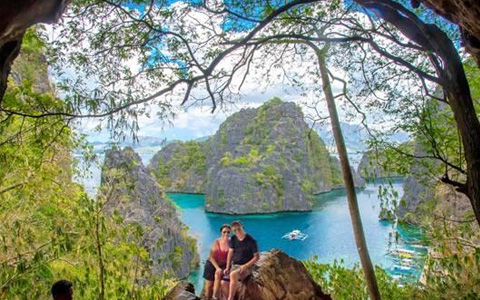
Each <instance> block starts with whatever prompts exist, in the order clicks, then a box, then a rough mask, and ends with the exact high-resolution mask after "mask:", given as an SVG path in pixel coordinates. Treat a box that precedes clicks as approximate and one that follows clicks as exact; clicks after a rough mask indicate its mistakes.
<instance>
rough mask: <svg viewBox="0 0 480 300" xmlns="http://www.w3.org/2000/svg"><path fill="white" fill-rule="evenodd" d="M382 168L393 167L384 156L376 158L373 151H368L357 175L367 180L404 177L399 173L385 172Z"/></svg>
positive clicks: (363, 157) (363, 156)
mask: <svg viewBox="0 0 480 300" xmlns="http://www.w3.org/2000/svg"><path fill="white" fill-rule="evenodd" d="M382 166H386V167H391V165H389V163H387V162H386V158H385V157H384V156H381V154H380V156H379V157H376V156H375V153H374V152H373V151H367V152H365V153H364V154H363V155H362V159H361V160H360V163H359V164H358V167H357V174H358V175H359V176H361V177H362V178H365V179H381V178H390V177H401V176H402V175H401V174H399V173H397V172H394V171H389V170H385V168H384V167H382Z"/></svg>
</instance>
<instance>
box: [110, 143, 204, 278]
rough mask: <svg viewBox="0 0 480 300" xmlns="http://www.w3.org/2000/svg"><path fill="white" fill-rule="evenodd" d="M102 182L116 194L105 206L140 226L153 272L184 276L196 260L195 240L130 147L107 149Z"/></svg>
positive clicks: (111, 211)
mask: <svg viewBox="0 0 480 300" xmlns="http://www.w3.org/2000/svg"><path fill="white" fill-rule="evenodd" d="M113 173H115V174H116V175H112V174H113ZM104 185H112V186H113V187H114V191H113V194H114V195H115V196H114V197H113V198H112V199H114V201H111V202H110V203H108V206H107V210H108V211H109V212H110V213H113V212H114V211H115V212H117V213H118V214H120V215H121V216H123V217H124V222H126V223H138V224H139V225H141V226H142V228H143V230H144V241H145V246H146V248H147V249H148V251H149V253H150V258H151V260H152V262H153V272H154V273H155V274H160V273H161V272H164V271H172V272H173V274H174V275H175V276H177V277H179V278H182V277H185V276H187V275H188V274H189V273H190V272H191V271H192V269H193V267H195V265H196V264H197V263H198V254H197V253H196V244H195V240H194V239H193V238H191V237H189V236H188V235H187V233H186V231H187V230H186V227H185V226H184V224H183V223H182V222H181V221H180V219H179V218H178V216H177V213H176V211H175V207H174V206H173V204H172V203H171V202H170V201H169V200H168V199H166V197H165V194H164V193H163V192H162V190H161V189H160V187H159V186H158V184H157V183H156V182H155V180H154V179H153V178H152V177H151V176H150V174H149V173H148V171H147V169H146V168H145V167H144V166H143V164H142V162H141V159H140V156H139V155H138V154H136V153H135V152H134V151H133V149H131V148H125V149H124V150H123V151H121V150H115V149H114V150H109V151H107V153H106V155H105V163H104V166H103V169H102V186H104Z"/></svg>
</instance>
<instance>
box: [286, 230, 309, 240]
mask: <svg viewBox="0 0 480 300" xmlns="http://www.w3.org/2000/svg"><path fill="white" fill-rule="evenodd" d="M282 238H283V239H289V240H300V241H303V240H305V239H306V238H308V234H306V233H303V232H301V231H300V230H298V229H294V230H292V231H290V232H287V233H285V234H284V235H283V236H282Z"/></svg>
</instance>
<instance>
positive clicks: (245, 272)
mask: <svg viewBox="0 0 480 300" xmlns="http://www.w3.org/2000/svg"><path fill="white" fill-rule="evenodd" d="M240 266H241V265H233V266H232V268H231V269H230V274H231V273H232V272H233V271H235V270H238V269H240ZM230 274H229V275H227V276H223V278H222V280H223V281H230ZM238 275H239V276H238V281H243V280H244V279H245V278H247V277H248V276H250V275H252V268H244V269H243V271H242V273H238Z"/></svg>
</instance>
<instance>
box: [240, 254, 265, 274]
mask: <svg viewBox="0 0 480 300" xmlns="http://www.w3.org/2000/svg"><path fill="white" fill-rule="evenodd" d="M259 259H260V254H259V253H258V252H256V253H255V254H253V258H252V259H251V260H249V261H248V262H247V263H246V264H244V265H242V267H241V268H240V270H241V271H243V270H244V269H245V268H250V267H252V266H253V265H254V264H255V263H256V262H257V261H258V260H259Z"/></svg>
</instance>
